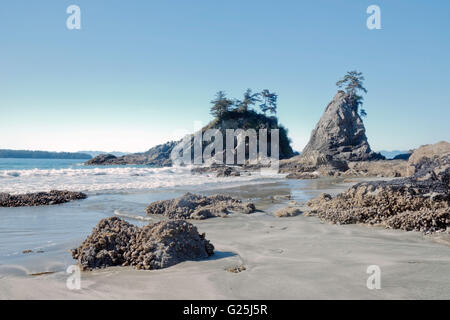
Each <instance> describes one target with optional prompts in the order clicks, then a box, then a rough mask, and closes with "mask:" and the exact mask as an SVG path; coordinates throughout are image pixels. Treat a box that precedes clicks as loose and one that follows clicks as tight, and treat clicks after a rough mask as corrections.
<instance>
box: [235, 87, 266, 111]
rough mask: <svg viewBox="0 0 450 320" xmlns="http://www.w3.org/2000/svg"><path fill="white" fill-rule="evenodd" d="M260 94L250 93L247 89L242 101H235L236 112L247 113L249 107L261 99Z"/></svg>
mask: <svg viewBox="0 0 450 320" xmlns="http://www.w3.org/2000/svg"><path fill="white" fill-rule="evenodd" d="M260 95H261V94H260V93H252V89H247V91H245V93H244V100H242V101H241V100H236V102H235V104H236V105H237V110H238V111H239V112H247V111H248V109H249V107H251V106H253V105H255V104H256V103H257V102H260V101H261V99H260V98H259V97H260Z"/></svg>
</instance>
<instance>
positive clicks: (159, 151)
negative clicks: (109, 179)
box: [85, 141, 178, 167]
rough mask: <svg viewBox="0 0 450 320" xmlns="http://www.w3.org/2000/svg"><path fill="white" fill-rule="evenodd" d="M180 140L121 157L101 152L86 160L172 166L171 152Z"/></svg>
mask: <svg viewBox="0 0 450 320" xmlns="http://www.w3.org/2000/svg"><path fill="white" fill-rule="evenodd" d="M177 143H178V142H175V141H170V142H167V143H164V144H160V145H157V146H155V147H153V148H151V149H150V150H148V151H147V152H142V153H132V154H127V155H124V156H121V157H116V156H114V155H112V154H101V155H98V156H97V157H95V158H93V159H91V160H89V161H87V162H85V165H126V164H141V165H149V166H156V167H165V166H171V165H172V161H171V159H170V153H171V152H172V150H173V148H174V147H175V146H176V145H177Z"/></svg>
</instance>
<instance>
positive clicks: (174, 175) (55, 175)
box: [0, 159, 282, 194]
mask: <svg viewBox="0 0 450 320" xmlns="http://www.w3.org/2000/svg"><path fill="white" fill-rule="evenodd" d="M280 177H282V175H275V176H269V177H267V176H264V177H262V176H258V175H244V176H241V177H227V178H223V177H222V178H217V177H216V176H215V174H208V175H192V174H191V172H190V168H188V167H177V168H172V167H168V168H152V167H148V166H138V165H133V166H84V165H83V162H82V160H59V159H58V160H55V159H0V192H6V193H11V194H19V193H28V192H40V191H50V190H55V189H57V190H70V191H82V192H87V193H96V194H101V193H105V192H108V193H111V192H124V191H139V190H140V191H142V190H154V189H161V188H174V187H188V186H191V187H195V186H202V187H208V188H209V187H215V188H220V186H221V185H222V184H223V183H226V185H227V186H232V185H234V186H238V185H242V184H248V183H259V182H261V181H263V180H266V181H267V179H269V180H272V179H276V178H280Z"/></svg>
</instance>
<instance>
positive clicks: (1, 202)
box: [0, 190, 87, 207]
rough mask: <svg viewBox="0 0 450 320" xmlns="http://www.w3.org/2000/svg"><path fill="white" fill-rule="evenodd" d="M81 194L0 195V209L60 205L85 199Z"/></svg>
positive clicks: (68, 192) (61, 192) (51, 192)
mask: <svg viewBox="0 0 450 320" xmlns="http://www.w3.org/2000/svg"><path fill="white" fill-rule="evenodd" d="M86 198H87V195H86V194H84V193H82V192H72V191H58V190H52V191H50V192H37V193H27V194H12V195H11V194H8V193H0V207H33V206H45V205H53V204H61V203H65V202H69V201H74V200H81V199H86Z"/></svg>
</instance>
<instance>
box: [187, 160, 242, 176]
mask: <svg viewBox="0 0 450 320" xmlns="http://www.w3.org/2000/svg"><path fill="white" fill-rule="evenodd" d="M242 168H243V167H239V168H238V167H236V166H232V167H231V166H226V165H221V164H216V163H212V164H211V165H209V166H196V167H193V168H192V169H191V173H193V174H204V173H215V174H216V176H217V177H238V176H240V175H241V172H244V171H245V170H242Z"/></svg>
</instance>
